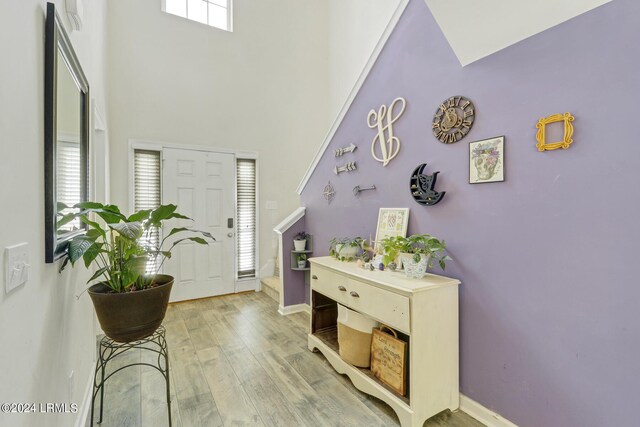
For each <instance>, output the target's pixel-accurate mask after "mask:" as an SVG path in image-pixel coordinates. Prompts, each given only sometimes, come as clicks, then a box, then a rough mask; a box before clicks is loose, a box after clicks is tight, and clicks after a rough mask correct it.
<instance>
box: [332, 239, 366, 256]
mask: <svg viewBox="0 0 640 427" xmlns="http://www.w3.org/2000/svg"><path fill="white" fill-rule="evenodd" d="M364 243H365V241H364V239H363V238H362V237H343V238H337V237H334V238H333V239H331V241H330V242H329V254H330V255H331V256H332V257H334V258H336V259H339V260H340V261H353V260H355V259H356V258H357V257H358V255H360V253H361V252H362V251H363V246H364Z"/></svg>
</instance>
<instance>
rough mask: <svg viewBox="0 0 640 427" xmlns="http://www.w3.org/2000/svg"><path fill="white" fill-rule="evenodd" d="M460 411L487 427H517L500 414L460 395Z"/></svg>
mask: <svg viewBox="0 0 640 427" xmlns="http://www.w3.org/2000/svg"><path fill="white" fill-rule="evenodd" d="M460 410H461V411H464V412H466V413H467V414H468V415H470V416H471V417H473V418H475V419H476V420H478V421H480V422H481V423H483V424H485V425H486V426H487V427H518V426H517V425H515V424H514V423H512V422H511V421H509V420H507V419H506V418H504V417H503V416H501V415H500V414H497V413H495V412H493V411H492V410H491V409H488V408H485V407H484V406H482V405H481V404H479V403H478V402H476V401H475V400H472V399H470V398H468V397H467V396H465V395H463V394H462V393H460Z"/></svg>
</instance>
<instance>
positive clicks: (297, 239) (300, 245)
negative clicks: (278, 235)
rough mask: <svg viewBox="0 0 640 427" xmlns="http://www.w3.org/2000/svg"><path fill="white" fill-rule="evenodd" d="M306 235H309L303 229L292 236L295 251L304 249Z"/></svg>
mask: <svg viewBox="0 0 640 427" xmlns="http://www.w3.org/2000/svg"><path fill="white" fill-rule="evenodd" d="M307 237H309V235H308V234H307V233H305V232H304V231H301V232H299V233H297V234H296V235H295V236H293V247H294V249H295V250H296V251H304V250H305V248H306V247H307Z"/></svg>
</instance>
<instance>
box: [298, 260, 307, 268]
mask: <svg viewBox="0 0 640 427" xmlns="http://www.w3.org/2000/svg"><path fill="white" fill-rule="evenodd" d="M306 266H307V261H298V268H305V267H306Z"/></svg>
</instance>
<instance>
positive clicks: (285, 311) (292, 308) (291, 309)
mask: <svg viewBox="0 0 640 427" xmlns="http://www.w3.org/2000/svg"><path fill="white" fill-rule="evenodd" d="M300 312H305V313H308V314H311V306H310V305H309V304H295V305H288V306H286V307H283V306H280V307H278V313H280V314H281V315H282V316H288V315H289V314H293V313H300Z"/></svg>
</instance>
